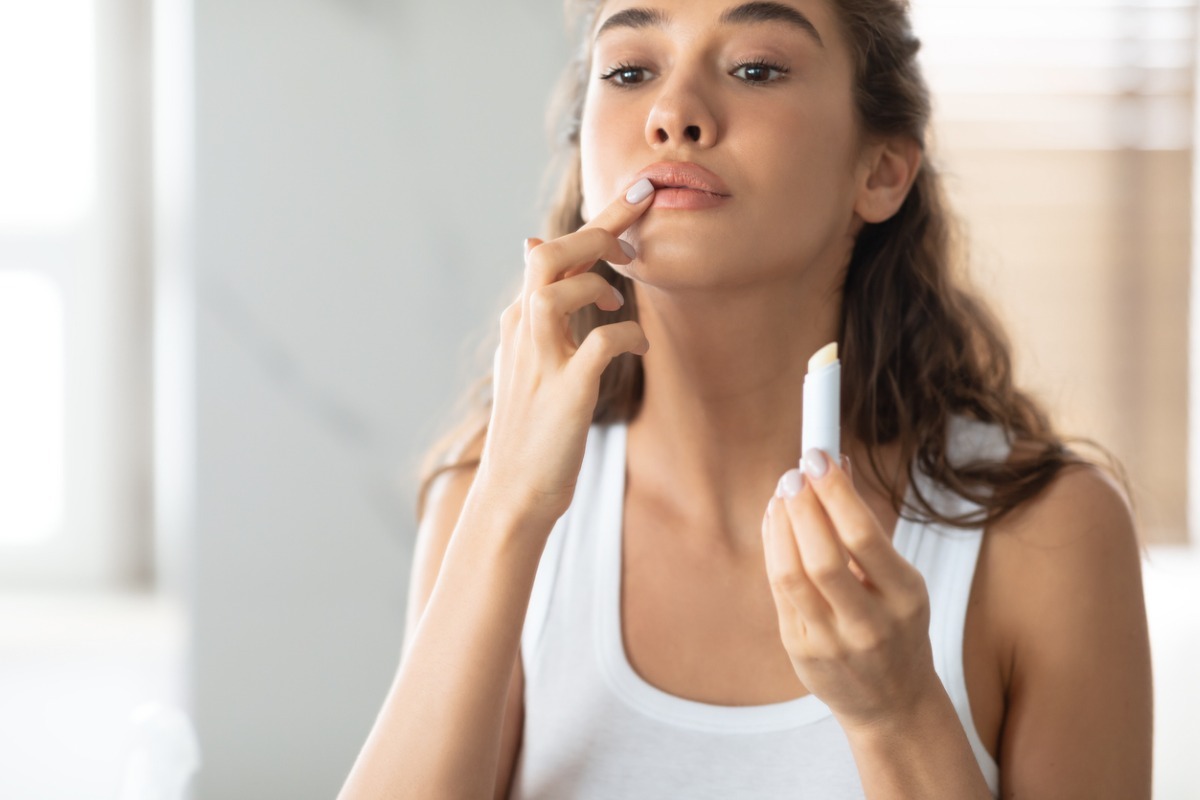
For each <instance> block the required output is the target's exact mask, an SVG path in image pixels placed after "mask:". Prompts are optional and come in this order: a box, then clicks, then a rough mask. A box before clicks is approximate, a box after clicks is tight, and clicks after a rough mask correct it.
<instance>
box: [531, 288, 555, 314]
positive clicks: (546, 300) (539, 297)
mask: <svg viewBox="0 0 1200 800" xmlns="http://www.w3.org/2000/svg"><path fill="white" fill-rule="evenodd" d="M553 309H554V299H553V297H552V296H551V293H550V287H549V286H542V287H540V288H538V289H534V290H533V292H532V293H531V294H530V295H529V310H530V311H532V312H534V313H535V314H546V313H549V312H550V311H552V310H553Z"/></svg>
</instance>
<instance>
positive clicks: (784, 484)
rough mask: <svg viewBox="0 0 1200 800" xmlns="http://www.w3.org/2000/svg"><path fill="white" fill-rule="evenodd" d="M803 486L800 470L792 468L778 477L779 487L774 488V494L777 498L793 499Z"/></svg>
mask: <svg viewBox="0 0 1200 800" xmlns="http://www.w3.org/2000/svg"><path fill="white" fill-rule="evenodd" d="M803 486H804V483H803V481H802V478H801V475H800V470H798V469H795V468H792V469H789V470H788V471H787V472H785V473H783V476H782V477H780V479H779V485H778V486H777V487H775V494H776V496H778V497H795V496H796V495H797V494H799V493H800V489H801V488H802V487H803Z"/></svg>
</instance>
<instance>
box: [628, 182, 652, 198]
mask: <svg viewBox="0 0 1200 800" xmlns="http://www.w3.org/2000/svg"><path fill="white" fill-rule="evenodd" d="M652 194H654V184H653V183H651V182H650V179H649V178H642V179H641V180H640V181H638V182H637V183H635V184H634V185H633V186H630V187H629V191H628V192H626V193H625V200H626V201H627V202H629V203H640V202H642V201H643V200H645V199H646V198H647V197H649V196H650V195H652Z"/></svg>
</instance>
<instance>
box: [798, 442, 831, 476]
mask: <svg viewBox="0 0 1200 800" xmlns="http://www.w3.org/2000/svg"><path fill="white" fill-rule="evenodd" d="M803 466H804V471H805V472H806V473H807V474H809V475H811V476H812V477H813V478H814V479H820V478H823V477H824V476H825V473H826V472H828V471H829V461H828V459H826V457H825V453H824V452H823V451H821V450H818V449H817V448H815V447H813V448H810V449H809V451H808V452H807V453H805V454H804V465H803Z"/></svg>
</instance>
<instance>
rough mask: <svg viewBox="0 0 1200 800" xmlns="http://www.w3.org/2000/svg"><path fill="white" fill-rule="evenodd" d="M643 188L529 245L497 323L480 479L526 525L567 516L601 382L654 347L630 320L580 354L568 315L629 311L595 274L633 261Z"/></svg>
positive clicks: (611, 327)
mask: <svg viewBox="0 0 1200 800" xmlns="http://www.w3.org/2000/svg"><path fill="white" fill-rule="evenodd" d="M639 184H641V186H640V187H639V188H642V189H643V190H645V189H650V190H651V191H650V192H649V193H648V194H645V192H644V191H643V194H645V196H644V197H642V198H641V199H639V200H638V202H636V203H630V202H629V201H628V199H627V195H626V194H622V195H621V196H620V197H618V198H617V199H616V200H614V201H613V202H612V203H611V204H610V205H609V206H608V207H607V208H605V209H604V210H603V211H601V212H600V213H599V214H598V215H596V216H595V217H594V218H592V219H591V220H590V221H589V222H588V223H587V224H586V225H584V226H583V227H581V228H580V229H579V230H577V231H575V232H574V233H569V234H567V235H565V236H561V237H559V238H557V239H552V240H551V241H548V242H542V241H541V240H540V239H527V240H526V242H525V282H524V286H523V288H522V290H521V294H520V296H519V297H517V299H516V300H514V301H513V303H512V304H511V305H509V306H508V307H507V308H505V309H504V312H503V313H502V314H501V316H500V346H499V347H497V348H496V354H495V358H494V361H493V382H492V385H493V397H492V413H491V420H490V422H489V424H488V432H487V439H486V441H485V443H484V448H483V453H482V455H481V456H480V466H479V473H478V477H479V478H480V479H482V480H483V481H485V484H486V485H487V486H488V487H489V489H490V490H494V491H497V492H498V493H499V494H500V495H502V496H504V497H506V498H507V499H508V500H511V501H512V502H514V503H517V504H518V505H519V507H520V509H521V513H522V515H524V516H525V517H526V518H528V519H534V520H537V521H539V522H545V523H548V524H551V525H552V524H553V523H554V521H555V520H557V519H558V518H559V517H560V516H562V514H563V513H565V512H566V510H567V508H568V507H569V506H570V504H571V498H572V497H573V496H574V493H575V483H576V481H577V480H578V478H579V469H580V467H581V466H582V464H583V451H584V446H585V444H586V441H587V433H588V428H589V427H590V425H591V422H592V415H593V413H594V411H595V408H596V401H597V398H598V395H599V391H600V375H601V373H602V372H603V371H604V368H605V367H607V366H608V364H609V363H610V362H611V361H612V359H613V358H615V357H616V356H618V355H620V354H621V353H625V352H632V353H636V354H638V355H644V354H645V353H646V350H647V349H648V348H649V346H650V343H649V342H648V341H647V340H646V336H645V334H644V333H643V331H642V327H641V326H640V325H639V324H638V323H637V322H635V321H633V320H625V321H622V322H614V323H611V324H608V325H601V326H598V327H597V328H595V329H594V330H592V331H591V332H589V333H588V335H587V336H586V337H585V338H584V340H583V341H582V342H580V343H579V344H578V345H577V344H576V342H575V339H574V337H573V336H572V334H571V329H570V327H569V322H570V316H571V314H573V313H574V312H576V311H578V310H579V309H580V308H582V307H583V306H585V305H587V304H588V303H595V304H596V305H597V306H599V307H600V308H601V309H602V310H604V311H616V310H617V309H619V308H620V307H621V306H622V304H623V302H624V301H623V300H622V299H620V297H619V295H618V294H617V291H616V289H614V288H613V286H612V285H611V284H609V282H608V281H606V280H605V279H604V278H603V277H602V276H600V275H599V274H598V273H596V272H591V271H590V269H591V267H592V266H593V265H595V263H596V262H597V261H599V260H601V259H604V260H606V261H609V262H611V263H614V264H628V263H630V262H631V261H632V260H633V258H632V253H633V248H632V246H631V245H629V243H627V242H623V241H621V240H619V239H618V238H617V236H618V234H620V233H622V232H623V231H625V229H626V228H628V227H629V226H630V225H632V224H633V223H634V221H636V220H637V219H638V217H640V216H641V215H642V214H643V213H645V211H646V209H648V208H649V207H650V205H651V199H650V198H652V197H653V196H654V194H653V191H652V189H653V187H652V186H650V184H649V181H645V182H644V183H643V182H641V181H639ZM635 186H638V184H635ZM631 188H632V187H631ZM624 248H628V250H626V249H624Z"/></svg>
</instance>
